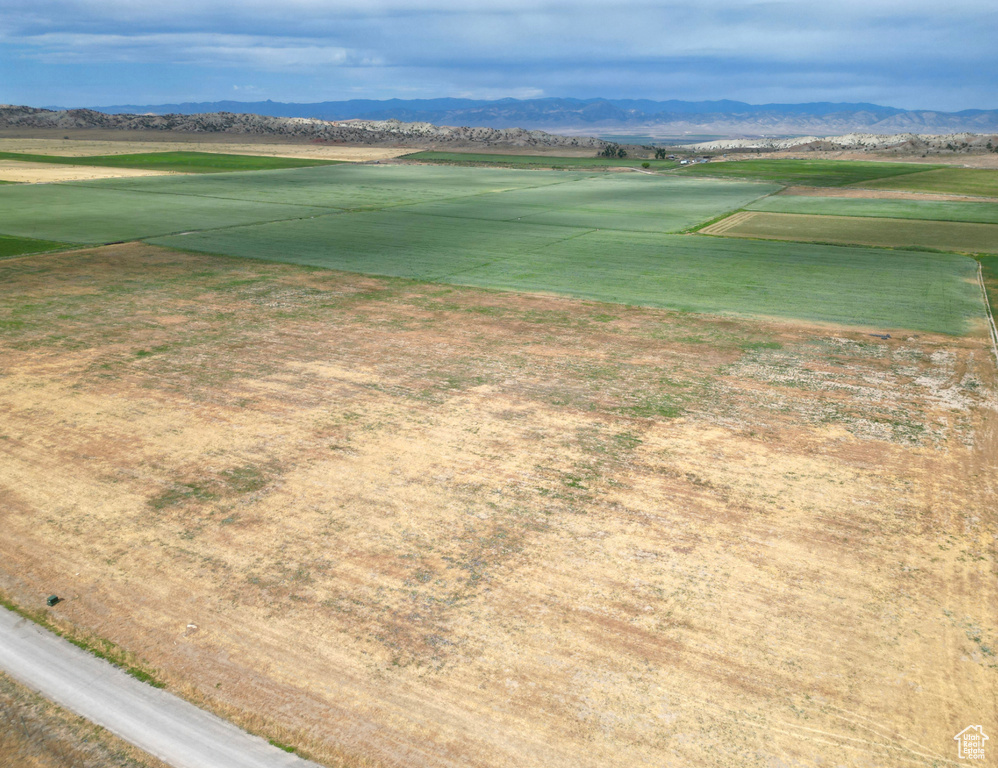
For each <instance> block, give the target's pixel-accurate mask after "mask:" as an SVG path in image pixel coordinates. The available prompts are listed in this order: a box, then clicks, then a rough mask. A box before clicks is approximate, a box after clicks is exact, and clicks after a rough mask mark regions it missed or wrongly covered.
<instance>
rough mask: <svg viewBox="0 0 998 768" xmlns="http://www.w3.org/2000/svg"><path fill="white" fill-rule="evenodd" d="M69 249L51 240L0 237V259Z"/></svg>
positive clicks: (63, 244) (67, 246)
mask: <svg viewBox="0 0 998 768" xmlns="http://www.w3.org/2000/svg"><path fill="white" fill-rule="evenodd" d="M69 247H70V246H69V245H68V244H66V243H57V242H54V241H51V240H32V239H31V238H27V237H8V236H6V235H0V259H9V258H11V257H13V256H24V255H26V254H31V253H47V252H48V251H59V250H64V249H66V248H69Z"/></svg>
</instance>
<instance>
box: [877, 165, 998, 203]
mask: <svg viewBox="0 0 998 768" xmlns="http://www.w3.org/2000/svg"><path fill="white" fill-rule="evenodd" d="M863 186H864V187H870V188H871V189H901V190H909V191H913V192H942V193H945V194H952V195H979V196H981V197H998V170H990V169H985V168H936V169H934V170H927V171H923V172H922V173H915V174H911V175H910V176H904V177H901V178H895V179H879V180H875V181H871V182H870V183H866V184H863Z"/></svg>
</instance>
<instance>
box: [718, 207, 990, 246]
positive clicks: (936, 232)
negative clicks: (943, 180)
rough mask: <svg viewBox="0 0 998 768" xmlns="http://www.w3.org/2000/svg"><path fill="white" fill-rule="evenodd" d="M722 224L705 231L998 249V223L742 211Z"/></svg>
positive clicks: (803, 239)
mask: <svg viewBox="0 0 998 768" xmlns="http://www.w3.org/2000/svg"><path fill="white" fill-rule="evenodd" d="M721 228H723V232H722V231H721V230H720V228H719V229H718V230H716V231H715V230H714V229H713V228H708V229H706V230H704V233H705V234H715V233H716V234H723V235H724V236H725V237H753V238H761V239H767V240H795V241H798V242H813V243H842V244H845V245H870V246H876V247H882V248H905V247H908V248H925V249H935V250H940V251H955V252H960V253H971V254H973V253H995V252H998V224H976V223H966V222H955V221H919V220H908V219H878V218H871V217H865V216H808V215H803V214H794V213H768V212H756V211H753V212H750V213H748V214H739V219H738V220H737V222H736V223H734V224H733V226H726V225H725V224H723V223H722V224H721Z"/></svg>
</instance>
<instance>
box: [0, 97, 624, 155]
mask: <svg viewBox="0 0 998 768" xmlns="http://www.w3.org/2000/svg"><path fill="white" fill-rule="evenodd" d="M2 128H58V129H70V128H99V129H103V130H109V129H110V130H122V131H178V132H185V133H234V134H254V135H271V136H287V137H297V138H304V139H312V140H320V141H330V142H344V143H349V144H391V145H402V146H407V145H410V144H411V145H412V146H426V145H427V144H433V145H452V146H462V145H474V146H478V147H523V148H531V147H537V148H543V147H563V148H565V149H573V148H574V149H592V150H593V151H596V150H599V149H602V148H603V147H604V146H606V142H604V141H602V140H601V139H597V138H593V137H591V136H555V135H553V134H550V133H545V132H543V131H526V130H523V129H522V128H452V127H447V126H437V125H432V124H430V123H422V122H420V123H403V122H400V121H398V120H345V121H341V122H333V121H327V120H318V119H314V118H302V117H267V116H261V115H248V114H234V113H232V112H212V113H208V114H197V115H180V114H172V115H131V114H124V115H109V114H105V113H103V112H96V111H94V110H90V109H68V110H49V109H36V108H34V107H16V106H10V105H4V106H0V129H2Z"/></svg>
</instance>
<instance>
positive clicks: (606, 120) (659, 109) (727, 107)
mask: <svg viewBox="0 0 998 768" xmlns="http://www.w3.org/2000/svg"><path fill="white" fill-rule="evenodd" d="M53 109H59V108H58V107H53ZM93 109H95V110H96V111H98V112H104V113H107V114H154V115H166V114H178V115H192V114H203V113H214V112H232V113H237V114H255V115H266V116H270V117H305V118H314V119H320V120H334V121H342V120H391V119H394V120H402V121H405V122H425V123H433V124H435V125H453V126H469V127H484V128H526V129H543V130H546V131H557V132H560V133H570V134H578V133H586V134H592V133H603V134H608V133H622V134H627V133H631V134H644V135H650V136H676V135H682V134H686V133H695V134H718V135H725V136H762V135H774V134H778V135H788V136H790V135H801V134H811V135H825V136H827V135H837V134H844V133H849V132H867V133H899V132H917V133H955V132H961V131H967V132H974V133H990V132H994V131H996V130H998V110H980V109H972V110H964V111H962V112H936V111H932V110H904V109H897V108H895V107H885V106H881V105H878V104H864V103H860V104H852V103H842V104H840V103H832V102H814V103H809V104H746V103H744V102H740V101H728V100H722V101H677V100H669V101H652V100H649V99H559V98H544V99H522V100H521V99H499V100H493V101H489V100H480V99H450V98H448V99H388V100H385V101H373V100H369V99H354V100H351V101H324V102H318V103H310V104H285V103H282V102H277V101H258V102H240V101H215V102H199V103H184V104H156V105H140V104H119V105H114V106H108V107H93Z"/></svg>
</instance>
